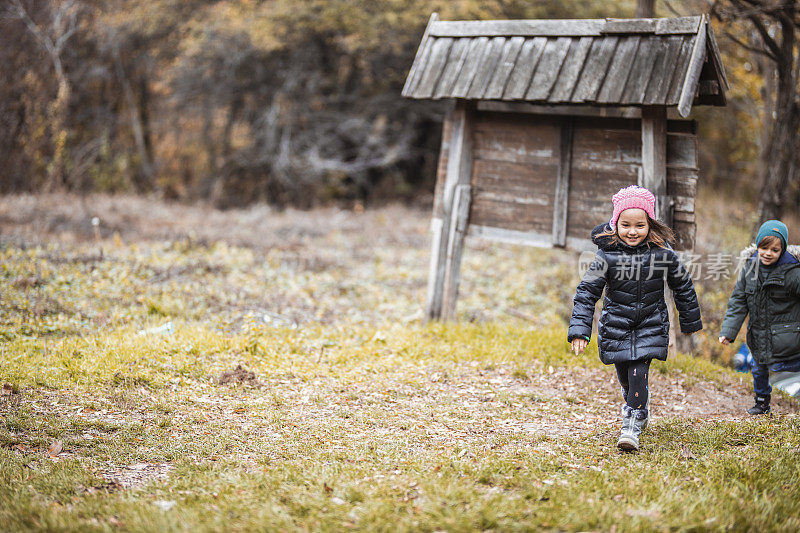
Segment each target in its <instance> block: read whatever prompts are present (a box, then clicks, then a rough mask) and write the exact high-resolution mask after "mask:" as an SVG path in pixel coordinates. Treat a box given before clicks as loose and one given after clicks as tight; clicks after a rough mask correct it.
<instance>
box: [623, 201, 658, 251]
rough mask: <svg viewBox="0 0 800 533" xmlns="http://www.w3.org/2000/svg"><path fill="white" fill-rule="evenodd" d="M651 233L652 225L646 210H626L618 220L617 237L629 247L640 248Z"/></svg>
mask: <svg viewBox="0 0 800 533" xmlns="http://www.w3.org/2000/svg"><path fill="white" fill-rule="evenodd" d="M648 233H650V223H649V222H647V213H646V212H645V210H644V209H638V208H633V209H626V210H625V211H623V212H622V213H620V215H619V219H617V235H619V238H620V239H622V242H624V243H625V244H627V245H628V246H638V245H640V244H641V243H642V242H643V241H644V240H645V239H646V238H647V234H648Z"/></svg>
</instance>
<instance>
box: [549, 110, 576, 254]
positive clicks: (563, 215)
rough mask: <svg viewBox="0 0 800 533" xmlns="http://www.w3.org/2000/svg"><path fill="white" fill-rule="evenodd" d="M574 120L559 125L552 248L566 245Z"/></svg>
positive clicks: (570, 119)
mask: <svg viewBox="0 0 800 533" xmlns="http://www.w3.org/2000/svg"><path fill="white" fill-rule="evenodd" d="M574 129H575V118H574V117H567V118H565V119H564V121H563V122H562V123H561V140H560V142H559V158H558V176H556V193H555V199H554V205H553V246H558V247H561V248H563V247H564V246H566V245H567V200H568V198H569V174H570V169H571V167H572V134H573V131H574Z"/></svg>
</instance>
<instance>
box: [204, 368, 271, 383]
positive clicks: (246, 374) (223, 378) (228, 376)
mask: <svg viewBox="0 0 800 533" xmlns="http://www.w3.org/2000/svg"><path fill="white" fill-rule="evenodd" d="M213 381H214V382H215V383H216V384H217V385H227V384H230V383H244V384H247V385H251V386H253V387H260V386H261V385H263V384H262V383H261V381H259V379H258V378H257V377H256V375H255V374H254V373H253V372H251V371H250V370H247V369H246V368H244V367H243V366H242V365H237V366H236V368H235V369H234V370H226V371H225V372H223V373H222V374H220V375H219V377H217V378H215V379H214V380H213Z"/></svg>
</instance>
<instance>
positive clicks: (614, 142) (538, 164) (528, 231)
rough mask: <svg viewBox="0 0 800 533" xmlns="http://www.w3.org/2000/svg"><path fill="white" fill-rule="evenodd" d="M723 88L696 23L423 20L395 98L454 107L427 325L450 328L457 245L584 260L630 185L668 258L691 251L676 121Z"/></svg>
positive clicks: (683, 155)
mask: <svg viewBox="0 0 800 533" xmlns="http://www.w3.org/2000/svg"><path fill="white" fill-rule="evenodd" d="M727 87H728V85H727V80H726V78H725V74H724V70H723V67H722V63H721V61H720V56H719V50H718V48H717V45H716V41H715V39H714V34H713V31H712V28H711V25H710V24H709V22H708V20H707V17H706V16H697V17H681V18H662V19H584V20H502V21H440V20H438V17H437V15H436V14H435V13H434V14H433V15H432V16H431V18H430V21H429V23H428V26H427V28H426V30H425V34H424V36H423V38H422V42H421V43H420V46H419V49H418V51H417V55H416V58H415V59H414V64H413V66H412V67H411V71H410V73H409V75H408V78H407V80H406V83H405V86H404V88H403V96H406V97H409V98H418V99H452V100H453V101H454V105H453V107H452V108H451V110H450V111H449V112H448V114H447V117H446V119H445V123H444V125H443V132H442V145H441V150H440V155H439V165H438V171H437V179H436V189H435V196H434V207H433V219H432V223H431V228H432V232H433V236H432V245H431V263H430V272H429V279H428V296H427V302H426V313H427V316H428V318H433V319H435V318H441V319H450V318H454V317H455V306H456V298H457V294H458V284H459V278H460V267H461V253H462V249H463V241H464V237H465V236H466V235H474V236H479V237H482V238H488V239H492V240H497V241H504V242H511V243H517V244H525V245H532V246H540V247H561V248H570V249H574V250H589V249H594V246H593V245H592V243H591V241H590V240H589V232H590V230H591V229H592V228H593V227H594V226H595V225H596V224H599V223H601V222H602V221H603V220H604V219H606V218H607V217H608V216H609V215H610V213H611V204H610V198H611V195H612V194H613V193H614V192H616V191H617V190H619V189H620V188H621V187H625V186H627V185H631V184H639V185H641V186H643V187H647V188H648V189H650V190H651V191H653V193H654V194H655V195H656V199H657V206H656V209H657V212H656V215H657V217H658V218H659V219H661V220H663V221H665V222H667V223H668V224H670V225H671V226H672V227H673V229H674V230H675V231H676V234H677V237H678V242H677V245H676V249H679V250H690V249H692V247H693V245H694V229H695V226H694V199H695V195H696V190H697V176H698V154H697V139H696V135H695V134H696V123H695V122H694V121H691V120H682V119H680V117H686V116H688V115H689V112H690V111H691V108H692V106H693V105H717V106H723V105H725V103H726V100H725V90H726V89H727ZM669 108H676V109H677V114H679V115H680V117H677V115H676V114H675V113H674V111H671V110H670V109H669ZM668 114H669V115H675V118H676V119H677V120H674V119H672V116H670V117H669V118H668Z"/></svg>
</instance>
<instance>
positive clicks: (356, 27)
mask: <svg viewBox="0 0 800 533" xmlns="http://www.w3.org/2000/svg"><path fill="white" fill-rule="evenodd" d="M647 4H650V8H652V7H653V4H654V2H653V0H649V1H648V0H639V2H638V3H637V1H636V0H622V1H617V2H607V1H600V0H539V1H526V0H446V1H444V0H443V1H423V0H325V1H320V0H269V1H256V0H228V1H220V0H213V1H212V0H180V1H176V0H116V1H114V0H112V1H108V0H103V1H99V0H5V1H4V2H3V3H2V5H3V7H0V64H2V65H3V76H2V79H0V166H1V167H2V174H0V176H1V177H0V193H12V192H13V193H18V192H34V193H35V192H43V191H47V192H49V191H73V192H79V193H89V192H111V193H115V192H124V193H137V194H152V195H156V196H159V197H162V198H165V199H173V200H180V201H184V202H192V201H197V200H207V201H211V202H213V203H214V204H215V205H216V206H219V207H233V206H242V205H245V204H247V203H250V202H254V201H264V202H268V203H270V204H273V205H277V206H288V205H291V206H295V207H312V206H315V205H324V204H330V203H341V204H345V205H348V204H353V203H355V202H362V203H376V202H382V201H386V200H392V201H396V200H415V199H419V198H426V197H428V196H429V195H430V192H431V191H432V189H433V181H434V179H435V168H436V159H437V156H438V149H439V142H440V133H441V123H442V119H443V115H444V113H445V111H446V109H447V106H448V105H449V104H448V102H419V101H408V100H405V99H403V98H402V97H401V96H400V91H401V88H402V86H403V82H404V80H405V77H406V75H407V73H408V70H409V68H410V66H411V64H412V61H413V58H414V54H415V52H416V49H417V46H418V44H419V41H420V38H421V36H422V33H423V31H424V28H425V25H426V24H427V21H428V18H429V16H430V14H431V13H432V12H433V11H436V12H438V13H439V15H440V18H441V19H443V20H455V19H523V18H603V17H632V16H634V15H635V14H637V8H638V9H639V10H641V9H642V6H643V5H644V6H646V5H647ZM655 11H656V14H657V15H658V16H684V15H695V14H699V13H709V14H711V17H712V23H713V24H714V27H715V32H716V35H717V40H718V42H719V45H720V47H721V50H722V53H723V61H724V64H725V67H726V69H727V75H728V78H729V80H730V85H731V90H730V92H729V94H728V97H729V105H728V107H726V108H713V109H712V108H700V109H697V110H695V111H694V113H695V117H696V118H698V119H699V121H700V136H701V143H700V147H701V150H702V182H703V184H704V185H703V186H704V187H706V188H711V189H714V190H718V191H720V192H724V193H725V194H728V195H732V194H736V198H738V199H741V200H743V201H758V200H760V207H761V211H762V214H763V213H766V214H767V215H770V216H780V215H781V214H782V213H783V212H785V211H786V210H791V209H796V208H797V207H798V206H799V205H800V187H798V179H797V178H796V174H797V172H798V171H797V169H798V168H800V166H798V165H796V154H798V153H800V149H798V146H797V143H798V140H797V138H798V137H800V136H798V135H797V133H798V131H797V130H798V125H799V124H800V120H798V103H797V100H798V83H797V76H798V67H799V66H800V62H798V61H797V56H798V51H797V49H798V46H797V42H796V39H797V35H798V12H797V5H796V2H786V1H785V0H781V1H779V2H776V1H768V0H762V1H756V0H726V1H717V2H710V1H704V0H685V1H680V0H674V1H667V0H658V2H655Z"/></svg>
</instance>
